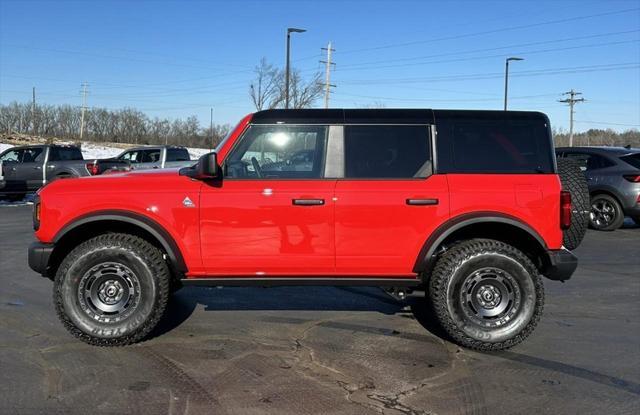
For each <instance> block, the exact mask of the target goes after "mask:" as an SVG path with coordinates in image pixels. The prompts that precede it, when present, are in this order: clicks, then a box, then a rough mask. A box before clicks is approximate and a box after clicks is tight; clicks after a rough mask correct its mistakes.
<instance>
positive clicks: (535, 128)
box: [436, 117, 554, 173]
mask: <svg viewBox="0 0 640 415" xmlns="http://www.w3.org/2000/svg"><path fill="white" fill-rule="evenodd" d="M436 124H437V131H438V136H437V148H438V171H439V172H441V173H553V172H554V168H553V148H552V147H551V140H550V137H549V132H548V127H547V125H546V123H545V122H544V121H543V120H542V119H531V120H529V119H486V118H482V117H476V118H473V117H464V118H452V119H444V120H437V121H436Z"/></svg>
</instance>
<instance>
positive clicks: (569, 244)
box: [558, 158, 591, 250]
mask: <svg viewBox="0 0 640 415" xmlns="http://www.w3.org/2000/svg"><path fill="white" fill-rule="evenodd" d="M558 175H559V176H560V182H562V190H566V191H568V192H569V193H571V226H569V229H566V230H565V231H564V232H563V233H562V244H563V245H564V246H565V248H567V249H569V250H574V249H576V248H577V247H578V246H579V245H580V243H581V242H582V239H583V238H584V235H585V233H586V232H587V227H588V226H589V213H590V212H591V204H590V202H589V187H588V186H587V179H586V178H585V176H584V173H583V172H582V170H580V167H579V166H578V163H576V162H575V160H571V159H566V158H559V159H558Z"/></svg>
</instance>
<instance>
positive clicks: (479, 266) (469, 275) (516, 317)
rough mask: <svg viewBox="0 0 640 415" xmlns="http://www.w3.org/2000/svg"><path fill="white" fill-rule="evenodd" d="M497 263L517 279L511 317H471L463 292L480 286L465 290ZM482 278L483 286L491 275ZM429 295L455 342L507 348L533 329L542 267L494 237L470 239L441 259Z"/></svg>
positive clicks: (540, 294) (540, 302) (541, 298)
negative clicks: (538, 266) (493, 238)
mask: <svg viewBox="0 0 640 415" xmlns="http://www.w3.org/2000/svg"><path fill="white" fill-rule="evenodd" d="M494 269H495V270H501V271H502V276H503V277H506V276H508V277H509V279H510V281H511V282H510V284H513V285H512V290H513V293H514V299H513V300H510V301H511V302H510V303H509V304H511V305H512V306H511V308H509V305H507V308H506V310H509V318H507V319H506V320H505V321H502V319H505V318H506V317H504V316H503V317H500V315H498V316H496V318H498V317H499V318H500V319H499V320H491V319H490V318H489V319H486V320H483V319H484V317H482V318H470V317H468V314H466V313H467V312H466V311H465V310H468V309H469V306H468V305H467V303H466V302H465V300H463V298H462V297H463V296H465V295H467V294H469V292H473V293H474V294H476V293H477V294H479V293H480V292H481V291H480V290H478V291H472V290H475V288H470V289H469V291H467V290H466V289H465V288H464V287H468V285H467V282H468V281H469V280H470V279H473V278H477V275H478V273H482V272H487V271H486V270H494ZM498 274H499V273H498ZM474 276H476V277H474ZM483 278H484V277H481V279H480V281H481V282H480V283H479V284H482V285H481V286H480V289H482V288H483V287H484V286H485V285H484V284H487V283H486V282H485V281H489V279H486V280H485V279H483ZM489 284H490V283H488V284H487V285H489ZM476 286H477V285H476ZM476 286H474V287H476ZM516 292H517V293H518V295H517V296H516V295H515V293H516ZM472 297H475V295H474V296H472ZM428 298H429V301H430V303H431V307H432V308H433V311H434V315H435V317H436V320H437V322H438V323H439V325H440V327H442V329H443V330H444V332H445V333H447V335H448V336H450V337H451V339H452V340H453V341H454V342H455V343H457V344H459V345H461V346H464V347H467V348H470V349H475V350H481V351H494V350H504V349H508V348H510V347H512V346H514V345H516V344H518V343H520V342H521V341H523V340H524V339H525V338H527V337H528V336H529V335H530V334H531V332H533V330H534V329H535V327H536V325H537V324H538V321H539V320H540V316H541V314H542V309H543V308H544V287H543V285H542V279H541V277H540V274H539V272H538V269H537V268H536V267H535V265H533V263H532V262H531V260H530V259H529V258H528V257H527V256H526V255H525V254H523V253H522V252H521V251H519V250H518V249H516V248H514V247H513V246H511V245H507V244H505V243H503V242H500V241H495V240H491V239H471V240H468V241H464V242H461V243H459V244H457V245H454V246H453V247H451V248H450V249H448V250H447V251H446V252H445V253H444V254H442V256H441V257H440V258H439V259H438V261H437V263H436V266H435V268H434V271H433V273H432V275H431V277H430V281H429V297H428ZM478 298H480V297H478ZM511 313H513V314H511ZM478 320H482V321H481V323H478V322H477V321H478ZM486 324H493V325H494V327H487V325H486Z"/></svg>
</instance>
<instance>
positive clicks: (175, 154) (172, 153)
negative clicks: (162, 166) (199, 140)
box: [167, 148, 190, 161]
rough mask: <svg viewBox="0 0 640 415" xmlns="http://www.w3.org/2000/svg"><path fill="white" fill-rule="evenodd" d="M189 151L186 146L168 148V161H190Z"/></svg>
mask: <svg viewBox="0 0 640 415" xmlns="http://www.w3.org/2000/svg"><path fill="white" fill-rule="evenodd" d="M189 160H190V158H189V152H188V151H187V149H186V148H169V149H167V161H189Z"/></svg>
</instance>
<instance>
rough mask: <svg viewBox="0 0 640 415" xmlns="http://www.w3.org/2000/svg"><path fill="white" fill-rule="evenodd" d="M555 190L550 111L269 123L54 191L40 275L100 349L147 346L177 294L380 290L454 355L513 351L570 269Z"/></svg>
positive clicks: (314, 117)
mask: <svg viewBox="0 0 640 415" xmlns="http://www.w3.org/2000/svg"><path fill="white" fill-rule="evenodd" d="M577 172H578V173H579V170H577ZM576 177H577V176H576ZM574 178H575V177H574ZM582 180H584V179H582ZM561 187H562V184H561V180H560V178H559V175H558V174H557V168H556V161H555V156H554V151H553V143H552V139H551V134H550V128H549V120H548V119H547V117H546V116H545V115H544V114H541V113H535V112H516V111H509V112H505V111H499V112H498V111H454V110H417V109H411V110H400V109H382V110H378V109H375V110H373V109H372V110H369V109H366V110H358V109H345V110H341V109H332V110H269V111H261V112H257V113H255V114H251V115H248V116H247V117H245V118H244V119H243V120H242V121H241V122H240V124H239V125H238V126H237V127H236V128H235V129H234V130H233V131H232V132H231V133H230V134H229V136H228V137H227V138H225V140H224V141H223V142H222V143H220V145H219V146H218V147H217V148H216V150H215V152H213V153H210V154H207V155H205V156H203V157H202V158H201V159H200V160H199V161H198V163H197V164H196V165H194V166H192V167H186V168H182V169H180V170H177V169H176V170H162V171H134V172H129V173H122V174H111V175H105V176H97V177H89V178H80V179H70V180H60V181H56V182H54V183H51V184H49V185H47V186H46V187H44V188H43V189H41V190H40V192H39V194H38V198H37V200H36V204H35V206H34V226H35V229H36V236H37V238H38V240H39V242H36V243H34V244H33V245H32V246H31V248H30V250H29V264H30V266H31V268H32V269H34V270H35V271H37V272H39V273H41V274H43V275H45V276H47V277H49V278H51V279H53V280H54V298H55V306H56V310H57V312H58V315H59V317H60V319H61V320H62V322H63V323H64V325H65V327H66V328H67V329H68V330H69V331H70V332H71V333H72V334H73V335H74V336H77V337H79V338H80V339H82V340H84V341H86V342H88V343H90V344H95V345H104V346H109V345H123V344H130V343H133V342H136V341H139V340H141V339H142V338H143V337H144V336H145V335H147V334H148V333H149V332H150V331H151V330H152V329H153V327H154V326H155V325H156V324H157V323H158V321H159V320H160V318H161V317H162V315H163V314H164V312H165V309H166V305H167V301H168V300H169V294H170V291H171V290H172V289H175V288H178V287H180V286H182V285H211V286H230V285H233V286H240V285H242V286H246V285H257V286H267V285H369V286H384V287H387V288H389V289H393V290H394V291H396V292H400V293H407V292H411V291H425V293H426V298H427V299H428V301H429V302H430V304H431V305H432V307H433V311H434V318H436V319H437V321H438V322H439V323H440V324H441V325H442V327H443V328H444V330H445V331H446V332H447V333H448V335H450V336H451V338H452V339H453V340H454V341H456V342H458V343H459V344H462V345H464V346H467V347H471V348H475V349H481V350H496V349H503V348H507V347H510V346H512V345H514V344H517V343H518V342H520V341H522V340H523V339H524V338H525V337H527V336H528V335H529V334H530V333H531V331H532V330H533V329H534V327H535V326H536V324H537V322H538V320H539V318H540V314H541V312H542V307H543V302H544V291H543V284H542V278H541V276H546V277H548V278H549V279H552V280H566V279H568V278H569V277H570V276H571V274H572V273H573V271H574V270H575V268H576V266H577V259H576V257H575V256H574V255H573V254H572V253H571V252H569V251H568V250H567V249H565V247H564V246H563V229H567V228H569V229H568V231H571V232H572V233H571V235H570V238H569V239H570V242H567V237H565V238H564V239H565V242H564V245H567V244H568V243H569V244H571V245H573V246H572V247H575V246H576V245H577V244H578V243H579V241H580V239H581V238H582V234H583V232H584V229H583V228H582V229H571V228H570V227H571V222H572V219H571V213H572V208H571V198H570V194H569V193H567V192H563V191H562V190H561ZM574 197H575V196H574ZM580 197H582V196H580ZM587 198H588V196H587ZM587 200H588V199H587ZM574 211H575V209H574ZM574 213H575V212H574ZM578 216H579V215H578ZM574 222H575V218H574ZM579 225H580V226H582V225H583V224H582V223H580V224H579ZM580 226H578V228H580ZM566 235H567V233H566V232H565V236H566Z"/></svg>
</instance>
